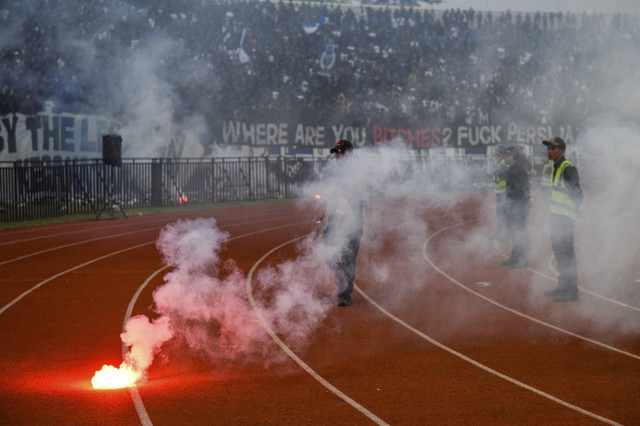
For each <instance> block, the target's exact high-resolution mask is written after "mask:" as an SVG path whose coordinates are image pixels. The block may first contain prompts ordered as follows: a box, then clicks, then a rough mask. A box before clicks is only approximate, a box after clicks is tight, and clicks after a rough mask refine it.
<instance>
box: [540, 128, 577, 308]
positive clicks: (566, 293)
mask: <svg viewBox="0 0 640 426" xmlns="http://www.w3.org/2000/svg"><path fill="white" fill-rule="evenodd" d="M542 143H543V144H545V145H546V146H547V156H548V158H549V160H551V161H553V171H552V172H551V180H550V186H551V197H550V200H549V220H550V225H551V249H552V250H553V254H554V255H555V257H556V262H557V263H558V286H557V287H556V288H554V289H552V290H547V291H545V292H544V294H545V295H546V296H552V297H553V300H554V301H556V302H573V301H577V300H578V262H577V260H576V252H575V248H574V245H573V231H574V229H575V226H576V219H577V217H578V209H579V207H580V204H582V200H583V198H584V195H583V193H582V188H581V187H580V179H579V177H578V169H576V167H575V166H574V165H573V164H571V162H570V161H568V160H567V159H565V158H564V151H565V149H566V147H567V145H566V143H565V142H564V140H562V138H559V137H553V138H551V139H549V140H548V141H543V142H542Z"/></svg>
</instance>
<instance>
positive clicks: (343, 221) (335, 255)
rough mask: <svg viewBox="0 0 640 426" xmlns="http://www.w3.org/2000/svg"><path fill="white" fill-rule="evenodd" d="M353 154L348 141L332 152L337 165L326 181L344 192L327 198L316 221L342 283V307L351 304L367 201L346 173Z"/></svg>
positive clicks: (327, 173) (327, 256)
mask: <svg viewBox="0 0 640 426" xmlns="http://www.w3.org/2000/svg"><path fill="white" fill-rule="evenodd" d="M352 152H353V144H352V143H351V142H350V141H348V140H340V141H338V142H336V144H335V146H334V147H333V148H331V153H332V154H334V155H335V158H336V162H333V163H332V164H330V165H329V166H328V167H327V169H325V176H324V179H323V181H324V182H325V184H326V185H327V186H328V187H330V188H337V187H339V188H340V192H339V193H338V194H332V195H331V196H327V197H323V201H324V207H325V208H324V209H323V211H322V212H320V213H319V215H318V218H317V220H316V233H317V234H319V235H320V234H321V235H323V237H324V252H325V253H324V254H325V261H326V263H327V265H328V266H329V267H330V268H331V270H332V271H333V273H334V275H335V276H336V278H337V280H338V300H337V305H338V306H349V305H350V304H351V293H352V292H353V279H354V278H355V275H356V264H357V260H358V251H359V250H360V239H361V237H362V229H363V223H364V200H363V198H362V194H358V193H357V192H358V188H357V186H355V185H353V184H352V183H350V179H349V170H348V169H346V168H347V167H348V164H347V158H349V157H350V156H351V155H352Z"/></svg>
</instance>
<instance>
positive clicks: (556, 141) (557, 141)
mask: <svg viewBox="0 0 640 426" xmlns="http://www.w3.org/2000/svg"><path fill="white" fill-rule="evenodd" d="M542 143H543V144H545V145H547V146H555V147H556V148H558V149H567V144H566V143H564V140H562V138H559V137H557V136H554V137H552V138H551V139H549V140H548V141H542Z"/></svg>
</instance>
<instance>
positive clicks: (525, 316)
mask: <svg viewBox="0 0 640 426" xmlns="http://www.w3.org/2000/svg"><path fill="white" fill-rule="evenodd" d="M471 222H473V221H467V222H461V223H457V224H455V225H450V226H446V227H444V228H442V229H440V230H439V231H437V232H435V233H434V234H432V235H431V236H430V237H429V238H428V239H427V240H426V241H425V242H424V244H423V245H422V256H423V257H424V260H426V261H427V262H428V263H429V265H431V267H432V268H433V269H435V270H436V271H437V272H438V273H440V274H441V275H443V276H444V277H446V278H447V279H448V280H449V281H451V282H452V283H454V284H455V285H457V286H458V287H460V288H461V289H463V290H465V291H467V292H469V293H471V294H473V295H474V296H477V297H479V298H481V299H483V300H485V301H487V302H489V303H491V304H492V305H495V306H497V307H499V308H501V309H504V310H505V311H508V312H511V313H512V314H515V315H518V316H520V317H522V318H526V319H528V320H530V321H533V322H535V323H537V324H540V325H543V326H545V327H549V328H551V329H553V330H555V331H559V332H560V333H564V334H567V335H569V336H572V337H575V338H577V339H580V340H584V341H586V342H589V343H593V344H594V345H597V346H601V347H603V348H606V349H608V350H610V351H614V352H617V353H619V354H622V355H626V356H629V357H631V358H635V359H637V360H640V355H636V354H633V353H630V352H626V351H623V350H622V349H618V348H616V347H613V346H609V345H607V344H606V343H602V342H599V341H597V340H593V339H590V338H588V337H586V336H583V335H581V334H577V333H574V332H572V331H569V330H566V329H564V328H560V327H558V326H555V325H553V324H550V323H548V322H544V321H542V320H540V319H537V318H534V317H532V316H529V315H527V314H525V313H522V312H520V311H517V310H515V309H512V308H510V307H508V306H505V305H503V304H501V303H499V302H496V301H495V300H493V299H491V298H489V297H487V296H485V295H483V294H480V293H478V292H477V291H475V290H472V289H470V288H469V287H467V286H465V285H464V284H462V283H461V282H460V281H458V280H456V279H455V278H453V277H452V276H451V275H449V274H447V273H446V272H445V271H443V270H442V269H440V268H439V267H438V266H437V265H436V264H435V263H434V262H433V261H432V260H431V259H430V258H429V256H428V255H427V246H428V245H429V241H431V239H432V238H433V237H435V236H436V235H438V234H440V233H442V232H444V231H447V230H450V229H452V228H455V227H458V226H462V225H466V224H469V223H471ZM527 270H530V271H532V272H536V271H535V270H533V269H530V268H527Z"/></svg>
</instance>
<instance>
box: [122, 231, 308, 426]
mask: <svg viewBox="0 0 640 426" xmlns="http://www.w3.org/2000/svg"><path fill="white" fill-rule="evenodd" d="M308 222H309V221H300V222H294V223H289V224H287V225H282V226H274V227H271V228H264V229H261V230H259V231H254V232H248V233H246V234H241V235H237V236H235V237H231V238H229V239H226V240H224V243H228V242H230V241H233V240H238V239H241V238H245V237H249V236H252V235H257V234H262V233H265V232H268V231H274V230H277V229H282V228H288V227H290V226H297V225H301V224H303V223H308ZM248 223H255V222H248ZM240 225H246V224H245V223H241V224H235V225H232V226H240ZM300 238H302V237H298V238H296V239H300ZM294 241H295V240H294ZM169 266H170V265H166V266H163V267H162V268H160V269H158V270H156V271H155V272H153V273H152V274H151V275H150V276H149V277H148V278H147V279H146V280H145V281H144V283H142V284H141V285H140V287H138V290H136V292H135V293H134V295H133V297H132V298H131V300H130V301H129V306H127V312H126V313H125V315H124V321H123V322H122V331H123V332H124V331H125V326H126V325H127V321H129V318H131V314H132V313H133V307H134V306H135V304H136V302H137V300H138V297H140V294H142V290H144V288H145V287H146V286H147V285H148V284H149V283H150V282H151V280H153V279H154V278H155V277H156V276H157V275H158V274H159V273H160V272H162V271H164V270H165V269H167V268H169ZM127 352H129V349H128V348H127V347H126V346H125V345H124V343H123V344H122V357H123V359H124V357H125V355H126V354H127ZM129 393H130V394H131V400H132V401H133V405H134V407H135V409H136V412H137V413H138V417H139V418H140V422H141V423H142V424H143V425H144V426H152V425H153V423H152V422H151V418H149V413H147V409H146V408H145V406H144V402H142V397H141V396H140V392H138V386H136V385H135V384H134V385H133V386H130V387H129Z"/></svg>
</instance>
